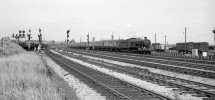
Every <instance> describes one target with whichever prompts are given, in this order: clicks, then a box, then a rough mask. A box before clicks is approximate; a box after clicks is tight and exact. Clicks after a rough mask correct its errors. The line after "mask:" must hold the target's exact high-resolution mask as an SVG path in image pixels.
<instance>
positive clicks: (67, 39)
mask: <svg viewBox="0 0 215 100" xmlns="http://www.w3.org/2000/svg"><path fill="white" fill-rule="evenodd" d="M69 32H70V30H67V31H66V34H67V35H66V45H67V48H68V43H69ZM67 53H68V50H67Z"/></svg>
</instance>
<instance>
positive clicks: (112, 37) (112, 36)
mask: <svg viewBox="0 0 215 100" xmlns="http://www.w3.org/2000/svg"><path fill="white" fill-rule="evenodd" d="M111 39H112V40H113V39H114V35H113V32H112V35H111Z"/></svg>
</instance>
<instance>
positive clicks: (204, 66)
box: [97, 52, 215, 71]
mask: <svg viewBox="0 0 215 100" xmlns="http://www.w3.org/2000/svg"><path fill="white" fill-rule="evenodd" d="M97 53H99V52H97ZM101 53H102V52H101ZM111 54H112V55H115V56H118V55H120V56H122V57H127V58H131V59H138V60H141V61H148V62H155V63H161V64H169V65H176V66H183V67H190V68H196V69H203V70H210V71H215V65H211V64H199V63H192V62H183V61H176V60H166V59H161V58H152V57H147V55H146V56H139V55H133V54H121V53H116V52H114V53H111Z"/></svg>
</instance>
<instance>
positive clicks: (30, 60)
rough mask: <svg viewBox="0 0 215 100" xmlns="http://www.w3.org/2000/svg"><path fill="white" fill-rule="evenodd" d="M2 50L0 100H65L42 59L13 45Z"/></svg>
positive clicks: (6, 45) (9, 44)
mask: <svg viewBox="0 0 215 100" xmlns="http://www.w3.org/2000/svg"><path fill="white" fill-rule="evenodd" d="M1 50H2V52H4V53H5V54H6V55H10V56H4V55H5V54H3V56H1V57H0V100H62V93H61V92H59V88H58V86H57V84H55V83H53V82H52V80H51V79H50V78H49V76H47V69H46V67H45V65H44V63H43V61H42V60H41V57H40V56H38V55H37V54H35V53H33V52H25V51H24V50H22V49H21V47H19V46H17V45H16V44H13V43H10V42H8V44H4V48H3V49H2V48H1ZM2 52H1V55H2ZM17 53H18V54H17ZM13 54H15V55H13Z"/></svg>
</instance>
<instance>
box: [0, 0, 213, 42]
mask: <svg viewBox="0 0 215 100" xmlns="http://www.w3.org/2000/svg"><path fill="white" fill-rule="evenodd" d="M185 27H187V41H188V42H203V41H204V42H209V43H210V44H211V45H212V44H214V43H213V41H214V39H213V36H214V34H213V33H212V30H213V29H214V28H215V0H0V37H1V36H11V34H17V33H18V31H19V30H20V29H21V30H26V31H27V30H29V29H31V30H32V35H33V39H37V34H38V28H41V29H42V34H43V38H45V39H46V40H56V41H64V40H65V38H66V30H68V29H69V30H71V34H70V39H75V40H76V41H78V42H79V41H80V38H81V39H82V41H86V40H87V36H86V35H87V33H88V32H89V34H90V37H91V38H92V37H95V39H96V40H104V39H111V35H112V33H113V34H114V38H115V39H119V37H120V38H121V39H123V38H124V39H126V38H130V37H142V36H143V37H145V36H146V37H148V38H149V39H150V40H151V41H152V42H154V39H155V37H154V35H155V33H156V35H157V42H160V43H164V41H165V40H164V36H165V35H166V36H167V41H168V43H170V44H173V43H177V42H184V34H183V33H184V29H185ZM91 40H92V39H91Z"/></svg>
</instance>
